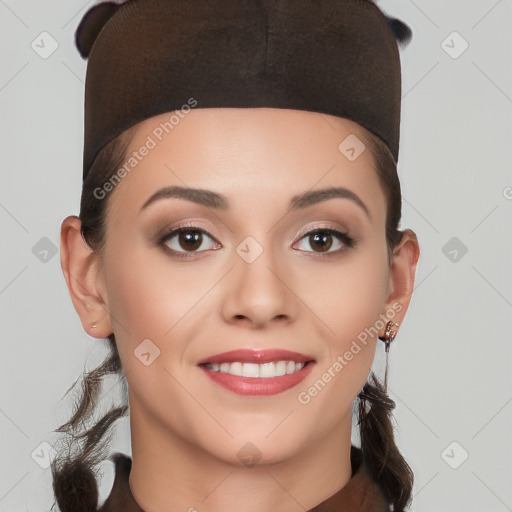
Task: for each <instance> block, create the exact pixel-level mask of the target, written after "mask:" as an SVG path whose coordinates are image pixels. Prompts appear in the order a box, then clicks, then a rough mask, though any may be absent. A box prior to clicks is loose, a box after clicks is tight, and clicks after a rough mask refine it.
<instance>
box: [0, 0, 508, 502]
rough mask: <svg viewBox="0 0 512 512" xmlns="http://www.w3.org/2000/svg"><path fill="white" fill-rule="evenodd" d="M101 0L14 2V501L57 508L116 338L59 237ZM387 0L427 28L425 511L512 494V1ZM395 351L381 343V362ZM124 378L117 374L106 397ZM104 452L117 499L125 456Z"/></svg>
mask: <svg viewBox="0 0 512 512" xmlns="http://www.w3.org/2000/svg"><path fill="white" fill-rule="evenodd" d="M93 3H94V2H82V1H81V0H65V1H64V0H51V1H50V0H48V1H44V2H42V1H41V0H37V1H35V0H32V1H23V2H22V1H20V0H0V41H1V44H0V47H1V48H2V51H1V62H0V107H1V113H2V114H1V133H0V140H1V144H2V152H1V171H0V172H1V188H0V229H1V235H2V244H1V247H2V250H1V256H2V260H1V266H0V337H1V354H0V367H1V368H0V378H1V381H0V390H1V398H0V444H1V459H0V460H1V464H0V511H1V512H4V511H5V512H7V511H9V512H11V511H17V510H18V511H30V512H34V511H46V510H49V508H50V505H51V504H52V503H53V498H52V494H51V484H50V482H51V480H50V470H49V469H44V468H43V467H41V466H40V464H42V465H44V462H45V461H47V460H48V457H49V454H50V448H49V446H50V445H51V443H52V440H53V439H54V437H53V435H52V430H53V429H55V428H56V427H57V426H58V425H60V424H61V423H62V422H64V421H65V420H67V419H68V417H69V413H70V410H71V409H70V407H71V402H70V401H69V400H68V399H65V400H60V399H61V397H62V396H63V394H64V392H65V391H66V390H67V388H68V387H69V386H70V385H71V383H72V382H73V381H74V380H75V379H76V378H77V377H78V375H79V374H80V373H81V372H82V370H83V369H84V368H89V369H90V368H92V367H93V366H94V365H95V364H96V363H98V362H99V361H100V360H101V359H102V358H103V356H104V355H105V353H106V351H105V346H104V342H102V341H98V340H94V339H93V338H89V337H88V336H87V334H85V333H84V332H83V330H82V327H81V325H80V322H79V320H78V316H77V315H76V313H75V311H74V309H73V307H72V304H71V301H70V299H69V295H68V292H67V288H66V286H65V281H64V278H63V276H62V272H61V268H60V262H59V254H58V252H55V254H54V253H53V252H52V249H53V251H57V249H58V245H59V230H60V223H61V221H62V219H63V218H64V217H66V216H67V215H69V214H76V213H78V205H79V195H80V188H81V168H82V148H83V139H82V137H83V126H82V123H83V95H84V76H85V61H83V60H82V59H81V58H80V57H79V55H78V53H77V51H76V49H75V48H74V42H73V36H74V31H75V29H76V25H77V23H78V22H79V20H80V17H81V15H83V13H84V12H85V10H86V9H87V8H88V7H89V6H91V5H93ZM379 5H380V7H381V8H382V9H383V10H384V11H385V12H387V13H389V14H392V15H393V16H395V17H398V18H400V19H402V20H403V21H405V22H406V23H408V24H409V25H410V27H411V28H412V30H413V33H414V36H413V41H412V43H411V44H410V45H409V46H408V47H407V48H405V49H404V50H402V51H401V56H402V64H403V107H402V135H401V151H400V162H399V172H400V176H401V179H402V187H403V199H404V212H403V224H402V226H403V227H410V228H412V229H414V230H415V231H416V233H417V234H418V237H419V239H420V244H421V249H422V254H421V259H420V263H419V266H418V272H417V284H416V290H415V293H414V296H413V300H412V303H411V307H410V310H409V313H408V315H407V317H406V321H405V323H404V325H403V327H402V329H401V331H400V335H399V337H398V338H397V340H396V342H395V343H394V345H393V347H392V350H391V352H390V382H389V388H390V391H391V392H390V394H391V397H392V398H393V399H394V400H395V401H396V404H397V408H396V413H395V417H396V420H397V438H398V443H399V446H400V448H401V449H402V451H403V453H404V455H405V457H406V459H407V460H408V461H409V462H410V464H411V466H412V468H413V470H414V472H415V475H416V482H415V488H414V504H413V507H412V510H414V511H418V512H423V511H432V512H441V511H450V512H452V511H458V510H461V511H462V510H464V511H466V512H469V511H479V512H481V511H483V510H485V511H486V512H494V511H495V512H501V511H505V510H512V485H510V483H511V479H512V440H511V435H510V432H511V431H512V429H511V427H512V403H511V402H512V387H511V381H512V377H511V366H512V363H511V361H512V358H511V348H510V346H511V344H510V341H511V340H510V332H511V330H512V322H511V319H512V315H511V308H512V286H511V281H512V278H511V272H510V261H511V253H512V250H511V249H512V242H511V236H510V235H511V227H512V226H511V224H512V222H511V219H512V216H511V212H512V174H511V172H510V163H511V161H512V158H511V157H512V149H511V147H512V137H511V125H512V116H511V113H512V73H511V70H510V62H511V59H510V55H511V48H512V46H511V43H512V36H511V22H512V3H511V1H510V0H500V1H496V0H482V1H471V2H470V1H468V0H460V1H446V0H435V1H434V0H429V1H427V0H415V1H412V0H382V1H381V2H380V3H379ZM42 32H48V33H49V34H50V36H48V35H42V36H41V35H40V34H41V33H42ZM453 32H457V33H458V34H459V35H457V34H453ZM52 40H54V41H55V42H56V43H52ZM465 42H467V44H468V45H469V46H468V48H467V49H466V50H465V51H463V52H462V50H464V47H465ZM52 44H54V45H55V44H58V47H57V49H56V50H55V51H54V52H53V53H52V54H51V55H46V54H44V52H47V53H49V51H50V50H51V49H52ZM32 45H33V46H34V47H35V48H36V49H37V52H36V51H35V49H33V47H32ZM43 57H46V58H43ZM454 237H455V238H454ZM453 238H454V239H453ZM452 239H453V240H452ZM45 251H48V252H45ZM464 251H467V252H466V253H464ZM381 345H382V344H381ZM383 361H384V358H383V350H382V347H379V351H378V353H377V357H376V360H375V365H374V367H375V370H376V371H377V372H379V373H380V375H382V370H383ZM117 389H118V387H117V384H116V381H115V380H114V379H113V380H111V381H109V382H108V383H107V387H106V388H105V402H104V404H105V406H108V405H110V403H111V402H112V401H114V400H116V398H117V397H118V391H117ZM129 435H130V432H129V425H128V421H127V420H123V422H121V423H120V425H119V428H118V429H117V436H116V439H115V444H114V445H113V447H112V448H113V449H119V450H121V451H124V452H126V453H130V442H129ZM454 442H455V444H452V443H454ZM41 443H43V444H41ZM45 443H47V444H45ZM466 456H467V459H466V460H464V459H465V457H466ZM38 463H39V464H38ZM102 468H103V480H102V486H101V495H102V499H104V498H105V496H106V494H107V493H108V491H109V489H110V486H111V484H112V478H113V470H112V467H111V465H110V463H105V464H104V465H103V466H102Z"/></svg>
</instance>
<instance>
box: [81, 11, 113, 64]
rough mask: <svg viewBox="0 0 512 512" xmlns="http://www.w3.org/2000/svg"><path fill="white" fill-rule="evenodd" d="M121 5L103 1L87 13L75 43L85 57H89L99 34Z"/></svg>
mask: <svg viewBox="0 0 512 512" xmlns="http://www.w3.org/2000/svg"><path fill="white" fill-rule="evenodd" d="M119 7H120V4H116V3H115V2H101V3H99V4H97V5H95V6H93V7H91V8H90V9H89V10H88V11H87V12H86V13H85V15H84V16H83V18H82V20H81V21H80V24H79V25H78V28H77V29H76V32H75V44H76V47H77V48H78V51H79V52H80V55H81V56H82V57H83V58H84V59H86V58H87V57H89V53H90V51H91V48H92V45H93V44H94V41H95V40H96V38H97V37H98V34H99V33H100V31H101V29H102V28H103V26H104V25H105V23H107V21H108V20H109V19H110V18H111V17H112V16H113V15H114V14H115V12H116V11H117V9H118V8H119Z"/></svg>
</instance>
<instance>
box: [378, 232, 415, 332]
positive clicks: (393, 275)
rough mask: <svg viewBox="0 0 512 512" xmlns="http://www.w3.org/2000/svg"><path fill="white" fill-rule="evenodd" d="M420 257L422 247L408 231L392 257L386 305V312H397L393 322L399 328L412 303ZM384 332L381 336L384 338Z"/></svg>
mask: <svg viewBox="0 0 512 512" xmlns="http://www.w3.org/2000/svg"><path fill="white" fill-rule="evenodd" d="M419 256H420V247H419V244H418V239H417V237H416V234H415V233H414V231H411V230H410V229H406V230H405V231H404V232H403V234H402V239H401V240H400V242H399V244H398V245H397V246H396V247H395V249H394V251H393V255H392V257H391V262H390V269H389V295H388V299H387V301H386V305H385V308H386V309H385V310H386V311H391V310H394V311H395V312H396V315H395V317H394V318H393V321H394V322H397V323H398V325H399V326H400V325H401V323H402V321H403V319H404V317H405V313H406V312H407V308H408V307H409V303H410V301H411V296H412V291H413V289H414V278H415V275H416V265H417V263H418V259H419ZM384 330H385V329H383V330H382V333H379V335H381V336H383V335H384Z"/></svg>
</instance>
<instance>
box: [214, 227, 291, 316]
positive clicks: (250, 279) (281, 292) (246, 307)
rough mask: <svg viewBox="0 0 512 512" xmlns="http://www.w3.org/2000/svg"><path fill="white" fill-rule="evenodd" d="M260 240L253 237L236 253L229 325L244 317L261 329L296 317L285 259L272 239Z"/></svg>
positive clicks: (228, 301)
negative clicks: (284, 319) (265, 325)
mask: <svg viewBox="0 0 512 512" xmlns="http://www.w3.org/2000/svg"><path fill="white" fill-rule="evenodd" d="M259 239H260V240H261V242H260V241H258V240H257V239H256V238H255V237H252V236H249V237H247V238H245V239H244V240H242V242H240V243H239V244H238V246H237V247H236V248H235V251H234V252H233V255H232V257H233V264H234V269H233V272H231V273H230V278H229V284H228V289H227V292H226V296H225V301H224V306H223V313H224V316H225V318H226V320H227V321H233V320H236V319H240V318H242V317H243V318H245V319H246V320H248V321H250V322H251V323H253V324H255V325H260V326H261V325H263V324H265V323H267V322H270V321H271V320H273V319H275V318H279V319H283V318H287V319H288V320H290V319H291V318H292V317H293V316H294V314H295V308H296V304H295V303H294V296H293V294H292V293H291V292H290V290H289V289H288V288H287V286H286V284H285V283H286V281H287V278H286V274H287V272H286V270H285V269H286V262H285V261H284V255H279V254H276V252H275V251H274V249H273V248H272V245H271V242H270V239H271V236H270V235H269V236H265V237H264V236H263V235H262V236H260V237H259Z"/></svg>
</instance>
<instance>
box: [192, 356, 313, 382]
mask: <svg viewBox="0 0 512 512" xmlns="http://www.w3.org/2000/svg"><path fill="white" fill-rule="evenodd" d="M311 362H313V361H305V362H300V363H298V362H295V361H291V360H280V361H271V362H268V363H261V364H257V363H242V362H240V361H234V362H232V363H228V362H225V363H220V364H219V363H204V364H201V365H200V366H203V367H204V368H206V369H208V370H212V371H214V372H219V373H229V374H230V375H236V376H238V377H249V378H263V379H271V378H274V377H280V376H283V375H291V374H293V373H297V372H299V371H300V370H302V368H304V366H306V365H307V364H309V363H311Z"/></svg>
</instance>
